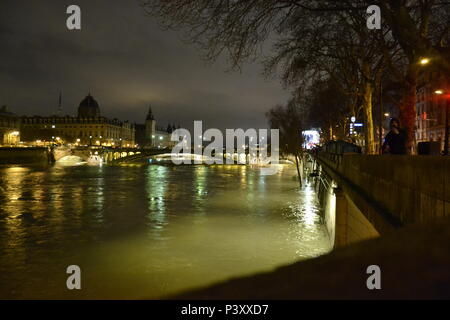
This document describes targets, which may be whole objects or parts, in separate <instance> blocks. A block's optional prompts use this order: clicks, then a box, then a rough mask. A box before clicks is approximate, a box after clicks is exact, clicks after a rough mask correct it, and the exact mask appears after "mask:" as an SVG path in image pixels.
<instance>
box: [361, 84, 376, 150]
mask: <svg viewBox="0 0 450 320" xmlns="http://www.w3.org/2000/svg"><path fill="white" fill-rule="evenodd" d="M372 93H373V87H372V84H371V83H370V82H368V81H367V82H366V83H365V84H364V105H363V107H364V116H365V120H366V123H365V127H364V128H365V142H366V153H367V154H375V138H374V133H373V117H372Z"/></svg>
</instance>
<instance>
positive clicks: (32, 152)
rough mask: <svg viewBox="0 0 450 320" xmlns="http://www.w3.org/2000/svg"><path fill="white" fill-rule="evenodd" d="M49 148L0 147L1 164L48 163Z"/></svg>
mask: <svg viewBox="0 0 450 320" xmlns="http://www.w3.org/2000/svg"><path fill="white" fill-rule="evenodd" d="M48 161H49V152H48V150H47V148H0V164H29V163H47V162H48Z"/></svg>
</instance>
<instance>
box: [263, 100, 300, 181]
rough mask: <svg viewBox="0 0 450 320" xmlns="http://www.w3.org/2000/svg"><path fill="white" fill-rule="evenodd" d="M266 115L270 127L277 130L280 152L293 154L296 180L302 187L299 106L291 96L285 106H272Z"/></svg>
mask: <svg viewBox="0 0 450 320" xmlns="http://www.w3.org/2000/svg"><path fill="white" fill-rule="evenodd" d="M266 117H267V119H268V121H269V124H270V126H271V128H272V129H278V130H279V134H280V153H281V154H284V155H293V156H294V158H295V165H296V168H297V176H298V181H299V184H300V187H302V175H301V172H300V161H301V156H302V150H303V149H302V147H303V136H302V120H303V116H302V114H301V110H300V107H299V106H298V105H297V102H296V100H295V98H293V99H291V100H290V101H289V102H288V103H287V104H286V105H285V106H281V105H278V106H275V107H274V108H272V109H271V110H270V111H269V112H267V113H266Z"/></svg>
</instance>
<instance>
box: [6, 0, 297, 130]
mask: <svg viewBox="0 0 450 320" xmlns="http://www.w3.org/2000/svg"><path fill="white" fill-rule="evenodd" d="M71 4H77V5H79V6H80V7H81V13H82V30H81V31H69V30H68V29H67V27H66V19H67V17H68V15H67V14H66V8H67V6H69V5H71ZM180 36H181V34H179V33H176V32H172V31H164V30H161V28H160V27H159V26H158V24H157V21H156V20H155V19H154V18H152V17H149V16H147V15H145V14H144V11H143V9H142V8H141V7H139V5H138V2H137V1H133V0H128V1H119V0H114V1H112V0H95V1H92V0H89V1H88V0H85V1H82V0H77V1H65V0H58V1H56V0H53V1H50V0H39V1H30V0H1V1H0V41H1V50H0V105H4V104H6V105H8V108H9V109H10V111H12V112H15V113H16V114H18V115H24V114H26V115H51V114H55V113H56V111H57V104H58V95H59V91H60V90H62V92H63V114H64V115H65V114H68V115H76V110H77V107H78V104H79V103H80V101H81V100H82V99H83V98H84V97H85V96H86V95H87V93H88V91H89V90H91V93H92V95H93V96H94V97H95V99H96V100H97V101H98V102H99V104H100V108H101V113H102V115H104V116H106V117H109V118H113V117H117V118H118V119H121V120H130V121H132V122H138V123H143V121H144V119H145V116H146V113H147V110H148V105H149V104H152V107H153V112H154V114H155V117H156V118H157V121H158V124H159V125H163V126H166V125H167V122H168V121H169V122H171V123H175V124H176V125H178V124H180V125H181V126H182V127H187V128H190V127H191V126H192V122H193V121H194V120H203V121H204V126H205V127H217V128H221V129H223V128H238V127H242V128H249V127H255V128H261V127H267V121H266V119H265V117H264V113H265V112H266V111H267V110H268V109H270V107H272V106H273V105H275V104H277V103H284V102H285V101H286V100H287V99H288V96H289V94H288V92H287V91H285V90H283V88H282V86H281V84H280V82H279V80H277V79H276V78H274V79H264V77H263V76H262V75H261V73H262V67H261V65H259V64H256V63H255V64H246V65H244V68H243V69H242V70H241V72H238V71H234V72H229V71H227V70H228V69H229V65H228V64H227V61H226V57H222V58H221V59H220V60H219V61H217V62H215V63H214V64H208V63H205V62H204V61H202V60H201V54H200V51H199V49H198V48H197V47H195V46H193V45H188V44H186V43H183V42H182V41H181V39H180V38H181V37H180Z"/></svg>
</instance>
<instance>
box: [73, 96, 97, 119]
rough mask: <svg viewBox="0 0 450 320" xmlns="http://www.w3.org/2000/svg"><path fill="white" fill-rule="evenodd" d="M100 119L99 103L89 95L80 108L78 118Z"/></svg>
mask: <svg viewBox="0 0 450 320" xmlns="http://www.w3.org/2000/svg"><path fill="white" fill-rule="evenodd" d="M97 117H100V107H99V105H98V102H97V101H96V100H95V99H94V98H93V97H92V96H91V94H90V93H89V94H88V95H87V96H86V98H84V99H83V101H81V102H80V106H79V107H78V118H97Z"/></svg>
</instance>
